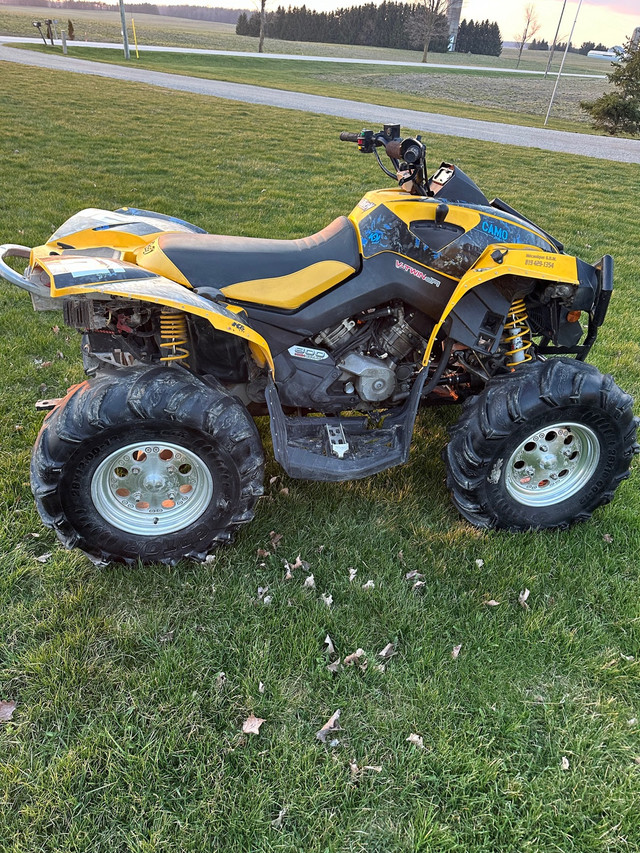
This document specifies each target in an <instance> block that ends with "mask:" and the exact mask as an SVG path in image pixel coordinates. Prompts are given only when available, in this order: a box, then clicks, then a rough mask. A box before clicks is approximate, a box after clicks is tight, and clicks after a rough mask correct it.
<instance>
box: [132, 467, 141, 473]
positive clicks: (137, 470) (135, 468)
mask: <svg viewBox="0 0 640 853" xmlns="http://www.w3.org/2000/svg"><path fill="white" fill-rule="evenodd" d="M131 473H132V474H139V473H140V469H139V468H138V467H137V466H135V465H134V466H133V468H132V469H131Z"/></svg>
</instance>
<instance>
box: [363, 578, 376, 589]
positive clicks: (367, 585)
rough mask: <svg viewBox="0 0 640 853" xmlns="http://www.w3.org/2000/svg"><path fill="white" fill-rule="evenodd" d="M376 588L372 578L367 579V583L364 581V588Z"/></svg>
mask: <svg viewBox="0 0 640 853" xmlns="http://www.w3.org/2000/svg"><path fill="white" fill-rule="evenodd" d="M375 588H376V585H375V584H374V582H373V581H371V580H369V581H367V582H366V583H363V584H362V589H375Z"/></svg>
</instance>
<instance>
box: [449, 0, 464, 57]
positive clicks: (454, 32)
mask: <svg viewBox="0 0 640 853" xmlns="http://www.w3.org/2000/svg"><path fill="white" fill-rule="evenodd" d="M463 2H464V0H449V5H448V6H447V22H448V24H449V50H455V49H456V38H457V37H458V27H459V26H460V15H461V14H462V4H463Z"/></svg>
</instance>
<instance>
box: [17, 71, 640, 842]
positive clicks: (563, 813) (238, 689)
mask: <svg viewBox="0 0 640 853" xmlns="http://www.w3.org/2000/svg"><path fill="white" fill-rule="evenodd" d="M0 74H1V75H2V80H3V84H4V92H5V94H4V102H3V119H4V121H3V130H2V139H3V164H4V180H3V188H2V189H3V203H2V205H1V206H0V242H20V243H24V244H26V245H34V244H39V243H42V242H43V241H44V240H45V239H46V238H47V237H48V236H49V234H50V233H51V232H52V231H53V230H54V228H56V227H57V226H58V225H59V224H60V223H61V222H62V221H63V220H64V219H65V218H66V217H67V216H69V215H70V214H72V213H74V212H75V211H76V210H78V209H80V208H83V207H89V206H96V207H106V208H115V207H117V206H120V205H135V206H140V207H145V208H149V209H156V210H158V211H161V212H165V213H172V214H174V215H177V216H180V217H183V218H186V219H188V220H191V221H193V222H196V223H197V224H200V225H202V226H203V227H205V228H207V229H208V230H210V231H217V232H220V233H239V234H251V235H255V236H281V237H298V236H302V235H304V234H308V233H311V232H312V231H314V230H317V229H318V228H320V227H322V226H323V225H324V224H326V223H327V222H328V221H330V219H331V218H333V217H335V216H337V215H338V214H340V213H345V212H347V211H348V210H350V209H351V208H352V207H353V206H354V205H355V204H356V202H357V201H358V200H359V198H360V197H361V195H362V193H363V191H364V190H365V189H367V188H371V187H373V186H374V185H377V184H379V183H384V182H385V180H386V179H384V178H383V177H382V175H381V173H379V172H378V171H377V169H376V166H375V163H374V161H373V160H372V159H369V158H365V157H361V156H359V155H358V154H357V153H356V152H355V150H354V149H353V147H350V146H346V145H343V144H341V143H339V142H338V133H339V131H340V130H343V129H350V128H347V127H344V126H343V125H341V124H338V123H337V122H336V121H334V120H330V119H328V118H325V117H321V116H313V115H307V114H304V115H303V114H299V113H294V112H286V111H283V110H277V109H271V108H261V107H256V106H252V105H245V104H238V103H231V102H225V101H218V100H215V99H213V98H204V97H199V96H196V95H189V94H184V93H177V92H170V91H166V90H159V89H155V88H151V87H148V88H147V87H144V86H141V85H137V84H129V83H121V82H118V81H113V80H102V79H98V78H88V77H87V78H85V77H81V76H80V75H72V74H65V73H54V72H50V71H42V70H38V69H28V68H23V67H17V66H13V65H11V64H8V63H4V64H2V63H0ZM404 130H405V132H408V131H410V128H405V129H404ZM301 140H304V145H303V146H301V142H300V141H301ZM427 144H428V146H429V151H430V162H431V164H432V165H434V164H437V163H439V162H440V160H441V159H445V158H452V159H453V160H454V161H456V162H458V163H459V164H460V165H461V166H462V168H464V169H465V170H467V171H468V172H469V173H470V174H471V175H472V176H473V177H474V178H475V179H476V180H477V181H478V183H479V184H480V186H481V187H482V188H483V189H484V190H485V191H486V192H487V193H488V194H489V195H499V196H501V197H502V198H504V199H505V200H507V201H509V202H510V203H511V204H513V205H514V206H516V207H519V208H521V210H522V212H523V213H525V214H526V215H528V216H530V217H532V218H533V219H534V220H538V221H539V222H540V224H541V225H542V226H543V227H545V228H546V229H547V230H549V231H550V232H551V233H554V234H556V235H557V236H558V237H559V238H561V239H563V240H564V241H565V242H566V244H567V250H568V251H570V252H572V253H576V254H578V255H579V256H581V257H583V258H584V259H585V260H588V261H594V260H596V259H597V258H599V257H600V256H601V255H602V254H603V253H604V252H611V253H612V254H613V255H614V256H615V259H616V291H615V292H614V295H613V299H612V303H611V308H610V311H609V316H608V318H607V322H606V324H605V326H604V328H603V330H602V332H601V336H600V339H599V341H598V343H597V345H596V348H595V350H594V352H593V355H592V361H594V363H595V364H596V365H597V366H598V367H599V368H600V369H601V370H603V371H607V372H612V373H613V374H614V376H615V378H616V380H617V381H618V382H619V384H620V385H622V387H623V388H625V389H626V390H628V391H630V392H631V393H633V394H635V395H638V394H639V393H640V323H639V321H638V311H637V300H638V298H637V281H638V278H639V276H640V264H639V263H638V258H637V254H636V252H637V243H638V238H637V215H636V195H637V186H638V178H639V169H638V166H634V165H627V164H621V165H619V164H613V163H610V162H603V161H597V160H591V159H587V158H578V157H571V156H565V155H558V154H552V153H546V152H540V151H537V150H533V149H531V150H530V149H526V150H525V149H517V148H511V147H507V146H499V145H495V144H489V143H482V142H470V141H468V140H456V139H450V138H444V137H438V136H427ZM237 151H246V152H247V153H248V155H249V156H247V157H246V158H245V159H242V160H239V159H238V157H237V154H236V152H237ZM0 307H1V309H2V310H1V311H0V357H1V359H2V380H1V381H2V394H0V424H1V426H0V429H1V434H2V443H1V445H0V446H1V450H0V482H1V483H2V489H1V492H0V536H1V537H2V540H1V543H0V612H1V613H2V618H3V625H2V628H3V630H2V633H1V634H0V638H1V640H0V700H15V701H16V702H17V708H16V710H15V713H14V714H13V719H12V720H11V721H10V722H6V723H0V756H1V758H0V800H1V802H2V806H3V808H2V809H1V810H0V841H1V843H0V848H1V849H2V850H3V853H4V851H5V850H6V851H7V853H34V851H38V853H40V851H43V853H60V852H61V851H65V853H67V851H69V853H71V852H72V851H73V853H77V851H83V853H84V851H86V853H107V851H108V852H109V853H111V852H112V851H135V853H150V851H153V853H156V851H167V852H168V853H182V851H209V850H213V851H224V853H226V851H252V853H255V851H260V853H262V851H264V853H266V851H269V853H271V851H305V853H325V851H331V853H352V851H353V853H360V852H361V853H365V851H366V853H376V852H377V851H380V853H389V851H394V853H395V851H402V852H403V853H404V851H407V852H408V851H429V853H431V852H432V851H437V852H438V853H440V851H443V853H444V851H459V853H469V852H470V851H472V852H473V853H476V851H486V853H495V851H512V850H513V851H518V853H524V851H532V853H533V851H535V853H542V851H544V852H545V853H546V851H549V853H551V851H554V853H557V851H562V853H569V851H575V853H584V851H596V853H600V852H601V853H605V851H607V853H610V851H620V852H621V853H623V851H624V853H628V851H633V850H638V849H640V823H639V821H638V817H637V790H638V784H639V782H640V746H639V744H638V734H639V732H640V724H639V723H638V718H640V695H639V680H638V675H639V663H638V661H639V660H640V658H639V655H640V607H639V605H638V602H639V600H640V578H639V568H640V560H639V558H638V553H639V552H640V524H639V521H640V485H639V483H640V480H639V478H638V471H637V465H634V471H633V476H632V479H631V480H629V481H627V482H626V483H624V484H623V485H622V486H621V488H620V490H619V492H618V494H617V497H616V499H615V500H614V502H613V503H612V504H610V505H609V506H607V507H605V508H604V509H601V510H599V511H598V512H597V513H596V516H595V517H594V519H593V520H592V521H590V522H589V523H587V524H583V525H580V526H578V527H575V528H573V529H571V530H570V531H568V532H551V533H527V534H520V535H508V534H504V533H483V532H479V531H477V530H475V529H474V528H472V527H471V526H469V525H468V524H466V523H465V522H463V521H461V520H460V518H459V517H458V516H457V514H456V513H455V511H454V509H453V508H452V506H451V504H450V503H449V501H448V496H447V493H446V489H445V486H444V469H443V465H442V463H441V461H440V451H441V449H442V447H443V446H444V444H445V442H446V426H447V424H449V423H451V422H452V421H453V420H455V418H456V417H457V411H456V409H455V408H448V409H446V410H443V411H439V410H432V411H426V412H424V413H423V414H422V415H421V417H420V419H419V423H418V427H417V431H416V436H415V442H414V446H413V450H412V454H411V458H410V461H409V463H408V464H407V465H406V466H404V467H403V468H399V469H395V470H392V471H389V472H386V473H383V474H379V475H377V476H376V477H373V478H371V479H369V480H365V481H360V482H355V483H348V484H312V483H306V482H301V481H290V480H288V479H287V478H286V477H285V476H284V475H282V474H281V472H280V470H279V469H278V468H277V466H276V465H275V463H274V462H273V461H270V462H269V464H268V468H267V484H268V488H267V496H266V497H265V499H264V500H263V501H262V502H261V504H260V506H259V507H258V512H257V517H256V520H255V521H254V522H253V523H252V524H251V525H250V526H248V527H247V528H245V529H244V530H243V532H242V533H241V535H240V536H239V537H238V540H237V543H236V544H235V545H234V547H232V548H229V549H225V550H223V551H221V552H219V554H218V556H217V557H216V559H215V561H213V562H212V563H207V564H204V565H193V564H190V563H183V564H180V565H178V566H176V567H175V568H172V569H167V568H160V567H157V568H154V567H149V568H145V569H143V568H135V567H134V568H119V567H110V568H106V569H98V568H96V567H94V566H93V565H92V564H91V563H89V562H88V560H86V558H84V557H83V556H82V555H81V554H79V553H77V552H70V553H69V552H65V551H63V550H61V549H60V548H59V547H58V546H57V544H56V541H55V539H54V537H53V536H52V534H51V533H50V532H49V531H47V530H45V529H44V528H43V527H42V526H41V525H40V522H39V520H38V517H37V515H36V513H35V510H34V507H33V501H32V497H31V494H30V491H29V487H28V482H27V480H28V464H29V453H30V448H31V445H32V443H33V441H34V439H35V436H36V434H37V430H38V428H39V424H40V422H41V420H42V416H41V415H39V414H37V413H36V412H35V411H34V409H33V403H34V402H35V400H37V399H38V398H40V397H44V396H47V397H56V396H59V395H60V394H62V393H63V392H64V390H65V389H66V388H67V386H68V385H70V384H72V383H75V382H77V381H80V380H81V379H82V368H81V364H80V358H79V338H78V337H77V336H76V334H75V332H72V331H70V330H68V329H66V328H65V327H64V326H63V325H62V320H61V316H60V314H58V313H41V314H35V313H33V312H32V310H31V306H30V303H29V300H28V298H27V295H26V294H25V293H24V292H22V291H19V290H18V289H16V288H13V287H11V286H10V285H8V284H4V283H3V284H2V285H0ZM260 427H261V430H262V432H263V435H264V437H265V443H266V445H267V449H268V439H267V436H268V427H267V424H266V423H261V424H260ZM268 452H269V451H268ZM272 477H278V478H279V479H277V480H275V481H274V482H270V480H269V478H272ZM282 489H288V494H287V493H286V492H283V491H281V490H282ZM271 531H274V532H275V533H278V534H282V537H283V538H282V540H281V541H280V543H279V545H278V547H277V549H275V550H274V548H273V546H272V545H271V536H270V533H271ZM258 548H262V549H265V550H267V551H268V552H269V554H270V555H269V556H267V557H257V556H256V553H257V549H258ZM298 554H299V555H300V556H301V558H302V560H305V561H307V562H308V563H309V572H312V573H313V574H314V576H315V583H316V588H315V589H306V588H304V586H303V581H304V578H305V576H306V574H307V572H305V571H304V570H303V569H296V570H295V572H294V579H293V580H290V581H285V580H284V575H285V570H284V566H283V562H284V560H289V561H294V560H295V558H296V556H297V555H298ZM47 555H50V556H47ZM38 558H41V559H40V560H39V559H38ZM352 568H353V569H357V575H356V579H355V580H354V581H353V582H351V583H350V581H349V572H350V569H352ZM413 570H417V571H419V572H420V573H422V574H423V575H424V581H425V585H424V586H423V587H422V588H421V590H420V591H418V592H417V593H416V592H413V591H412V589H411V584H412V582H413V581H411V582H408V581H407V580H405V575H406V573H408V572H410V571H413ZM369 580H371V581H373V583H374V588H369V589H363V585H364V584H365V583H366V582H367V581H369ZM259 586H260V587H265V586H268V587H269V595H270V596H272V601H271V604H270V605H268V606H267V605H265V604H264V603H263V602H262V600H260V599H259V596H258V587H259ZM524 589H528V590H530V595H529V598H528V602H527V603H528V605H529V606H528V608H525V607H522V606H520V605H519V603H518V597H519V594H520V593H521V591H522V590H524ZM322 593H327V594H331V595H332V596H333V605H332V606H331V607H330V608H329V607H327V606H326V605H325V603H324V602H323V601H322V600H321V594H322ZM489 600H495V601H498V602H499V604H498V605H497V606H488V605H487V604H486V602H487V601H489ZM327 634H329V635H330V637H331V639H332V641H333V643H334V644H335V647H336V650H337V652H338V654H340V656H341V657H344V656H345V655H347V654H349V653H352V652H354V651H356V649H358V648H362V649H363V650H364V651H365V653H366V658H367V660H368V663H369V665H368V667H367V668H366V670H365V671H363V668H359V667H357V666H353V667H348V668H345V669H343V670H342V671H341V672H339V673H338V674H337V675H335V676H334V675H331V673H329V672H328V671H327V669H326V664H327V658H326V656H325V655H324V654H323V650H322V649H323V640H324V638H325V636H326V635H327ZM389 642H393V643H395V646H396V651H397V654H396V655H395V656H394V657H392V658H391V659H390V660H389V661H387V662H386V665H385V669H384V672H381V671H379V669H377V667H376V665H377V663H378V662H379V661H380V660H381V659H380V658H379V657H378V652H379V651H380V650H381V649H382V648H383V647H384V646H385V645H387V643H389ZM458 645H461V650H460V653H459V656H458V657H457V658H456V659H454V658H453V656H452V649H453V648H454V646H458ZM221 672H224V673H225V674H226V679H223V678H222V677H221V676H220V673H221ZM261 684H262V686H263V691H261V689H260V685H261ZM336 709H340V710H341V724H342V730H341V731H340V732H338V733H337V738H338V739H339V741H340V743H339V744H338V745H336V746H335V747H329V746H324V745H323V744H322V743H320V741H319V740H317V739H316V737H315V733H316V732H317V731H318V730H319V729H320V727H321V726H322V725H323V724H324V723H325V722H326V721H327V719H328V718H329V717H330V715H331V714H333V712H334V711H336ZM251 712H253V713H254V714H255V715H256V716H258V717H261V718H264V719H265V722H264V724H263V725H262V728H261V729H260V733H259V734H258V735H243V734H242V732H241V726H242V722H243V721H244V720H245V719H246V718H247V716H248V715H249V714H250V713H251ZM411 734H416V735H419V736H420V737H422V739H423V748H420V747H419V746H416V745H414V744H412V743H410V742H408V741H407V738H408V737H409V736H410V735H411ZM354 759H355V762H357V765H358V767H359V768H360V770H359V771H358V772H357V773H356V772H355V771H354V770H352V769H351V768H350V763H351V762H353V760H354ZM365 766H368V767H372V768H374V769H368V770H364V769H362V768H364V767H365Z"/></svg>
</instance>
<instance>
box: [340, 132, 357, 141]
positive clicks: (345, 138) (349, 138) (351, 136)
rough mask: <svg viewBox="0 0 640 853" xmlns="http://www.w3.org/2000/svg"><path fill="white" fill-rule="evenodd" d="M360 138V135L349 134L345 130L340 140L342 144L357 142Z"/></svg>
mask: <svg viewBox="0 0 640 853" xmlns="http://www.w3.org/2000/svg"><path fill="white" fill-rule="evenodd" d="M359 136H360V134H359V133H349V131H348V130H343V131H342V133H341V134H340V140H341V141H342V142H357V141H358V137H359Z"/></svg>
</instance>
